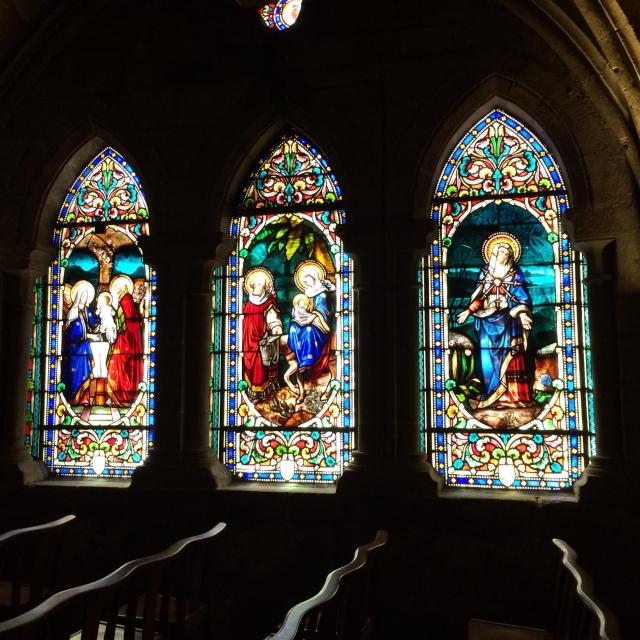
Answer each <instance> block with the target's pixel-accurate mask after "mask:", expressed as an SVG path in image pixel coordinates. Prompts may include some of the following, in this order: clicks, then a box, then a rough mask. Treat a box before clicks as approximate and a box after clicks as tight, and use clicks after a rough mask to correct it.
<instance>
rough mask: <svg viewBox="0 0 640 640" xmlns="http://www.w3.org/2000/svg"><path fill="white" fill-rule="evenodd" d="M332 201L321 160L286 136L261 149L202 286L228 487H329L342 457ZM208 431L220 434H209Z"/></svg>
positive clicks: (346, 288)
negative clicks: (207, 285) (206, 289)
mask: <svg viewBox="0 0 640 640" xmlns="http://www.w3.org/2000/svg"><path fill="white" fill-rule="evenodd" d="M341 200H342V198H341V194H340V188H339V186H338V183H337V182H336V180H335V178H334V176H333V175H332V173H331V169H330V167H329V165H328V164H327V162H326V160H325V159H324V158H323V157H322V156H321V154H320V153H319V152H318V151H317V150H316V149H315V148H314V147H313V146H312V145H311V144H310V143H309V142H308V141H306V140H305V139H304V138H302V137H301V136H299V135H297V134H294V133H289V134H286V135H284V136H282V138H281V139H280V140H279V141H278V142H277V143H276V144H275V145H274V146H273V147H272V148H271V149H270V150H269V152H268V153H267V154H266V155H265V157H264V158H263V159H262V160H261V161H260V162H259V164H258V166H257V168H256V169H255V171H254V172H253V173H252V175H251V177H250V178H249V181H248V182H247V186H246V188H245V189H244V191H243V194H242V198H241V206H240V208H239V210H238V212H237V215H236V217H234V218H233V220H232V223H231V235H232V236H233V237H234V238H235V241H236V244H235V249H234V251H233V252H232V254H231V256H230V258H229V263H228V265H227V267H226V269H218V270H217V271H216V274H215V276H214V306H213V312H212V318H213V339H212V344H211V351H212V352H213V354H214V357H213V375H212V380H211V386H212V388H213V394H212V395H213V402H212V421H213V424H214V431H213V443H214V446H215V445H216V444H218V446H219V450H220V452H221V455H222V458H223V460H224V462H225V464H226V465H227V466H228V467H229V469H231V470H232V471H233V473H234V474H235V476H236V477H238V478H244V479H253V480H262V481H272V482H273V481H282V480H295V481H298V482H305V483H322V482H333V481H335V480H336V479H337V478H338V477H339V476H340V474H341V473H342V471H343V469H344V467H345V465H346V464H347V463H348V462H349V460H350V457H351V451H352V449H353V435H352V428H353V425H354V404H353V393H354V388H355V387H354V382H355V381H354V376H353V368H352V363H353V339H354V336H353V328H354V325H353V310H352V297H351V291H352V272H351V261H350V259H349V257H348V256H347V255H346V254H345V253H344V250H343V248H342V242H341V241H340V238H339V237H338V235H337V225H338V224H341V223H342V222H343V221H344V212H343V211H342V210H341V209H340V206H341ZM215 425H222V428H221V430H220V431H221V432H220V434H218V433H217V430H216V429H215Z"/></svg>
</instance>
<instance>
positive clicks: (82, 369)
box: [61, 283, 99, 405]
mask: <svg viewBox="0 0 640 640" xmlns="http://www.w3.org/2000/svg"><path fill="white" fill-rule="evenodd" d="M87 284H89V283H87ZM89 286H91V285H89ZM91 291H93V287H91ZM89 295H90V293H89V292H88V291H87V290H85V289H84V288H80V289H78V291H77V293H76V296H75V298H74V300H73V305H72V306H71V309H69V313H68V314H67V319H66V321H65V328H64V337H63V342H62V372H61V373H62V382H64V385H65V396H66V398H67V400H68V401H69V402H70V403H71V405H77V404H78V397H79V395H80V394H79V391H80V390H81V389H82V388H83V386H84V385H85V383H86V382H87V381H88V380H89V377H90V375H91V370H92V367H93V364H92V360H93V357H92V354H91V346H90V341H89V338H88V337H87V336H88V334H89V333H90V332H92V331H93V330H94V329H95V328H96V326H97V325H98V324H99V323H98V322H97V319H96V317H95V315H94V314H93V312H92V311H91V309H90V308H89V307H88V306H87V304H88V299H89ZM91 299H93V296H91Z"/></svg>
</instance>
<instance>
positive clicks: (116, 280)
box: [109, 276, 133, 302]
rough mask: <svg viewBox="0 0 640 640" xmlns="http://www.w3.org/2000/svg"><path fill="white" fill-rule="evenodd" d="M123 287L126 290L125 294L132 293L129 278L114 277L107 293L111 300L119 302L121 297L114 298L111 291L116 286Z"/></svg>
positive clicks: (131, 284) (131, 283)
mask: <svg viewBox="0 0 640 640" xmlns="http://www.w3.org/2000/svg"><path fill="white" fill-rule="evenodd" d="M121 284H123V285H124V288H125V289H126V290H127V293H133V282H132V281H131V278H130V277H129V276H116V277H115V278H114V279H113V280H112V281H111V284H110V285H109V293H110V294H111V297H112V298H113V300H117V301H118V302H120V298H121V297H122V296H116V295H115V294H114V293H113V290H114V289H115V288H116V285H121Z"/></svg>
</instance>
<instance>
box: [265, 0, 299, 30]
mask: <svg viewBox="0 0 640 640" xmlns="http://www.w3.org/2000/svg"><path fill="white" fill-rule="evenodd" d="M301 10H302V0H278V1H277V2H268V3H267V4H264V5H262V6H261V7H260V9H259V10H258V12H259V14H260V19H261V20H262V23H263V24H264V26H265V27H267V28H268V29H277V30H278V31H284V30H285V29H288V28H289V27H292V26H293V25H294V24H295V23H296V21H297V20H298V16H299V15H300V11H301Z"/></svg>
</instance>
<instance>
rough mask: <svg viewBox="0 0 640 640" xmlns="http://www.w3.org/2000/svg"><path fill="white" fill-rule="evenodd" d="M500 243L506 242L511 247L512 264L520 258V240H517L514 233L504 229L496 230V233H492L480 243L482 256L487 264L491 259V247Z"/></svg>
mask: <svg viewBox="0 0 640 640" xmlns="http://www.w3.org/2000/svg"><path fill="white" fill-rule="evenodd" d="M500 243H503V244H508V245H509V246H510V247H511V253H513V263H514V264H515V263H516V262H518V260H520V256H521V255H522V245H521V244H520V240H518V238H516V237H515V236H514V235H512V234H510V233H507V232H506V231H498V232H497V233H492V234H491V235H490V236H489V237H488V238H487V239H486V240H485V241H484V242H483V243H482V257H483V258H484V261H485V262H486V263H487V264H489V262H490V261H491V254H492V253H493V247H495V245H497V244H500Z"/></svg>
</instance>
